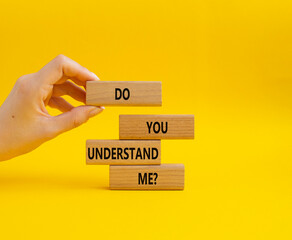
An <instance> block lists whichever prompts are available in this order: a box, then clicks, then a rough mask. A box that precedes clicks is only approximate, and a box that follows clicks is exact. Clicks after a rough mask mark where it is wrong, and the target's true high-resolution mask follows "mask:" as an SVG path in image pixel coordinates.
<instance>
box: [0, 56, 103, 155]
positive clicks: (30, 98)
mask: <svg viewBox="0 0 292 240" xmlns="http://www.w3.org/2000/svg"><path fill="white" fill-rule="evenodd" d="M68 79H70V80H72V81H73V82H74V83H75V84H74V83H73V82H71V81H68ZM98 80H99V79H98V77H97V76H96V75H95V74H94V73H92V72H90V71H88V70H87V69H86V68H84V67H82V66H81V65H79V64H78V63H76V62H74V61H73V60H71V59H69V58H67V57H65V56H63V55H59V56H57V57H56V58H55V59H53V60H52V61H51V62H49V63H48V64H47V65H46V66H44V67H43V68H42V69H41V70H40V71H38V72H36V73H32V74H28V75H24V76H22V77H20V78H19V79H18V80H17V82H16V84H15V86H14V87H13V89H12V91H11V93H10V94H9V96H8V97H7V99H6V100H5V102H4V103H3V105H2V106H1V107H0V160H7V159H10V158H13V157H15V156H18V155H21V154H24V153H27V152H30V151H32V150H33V149H35V148H37V147H38V146H40V145H41V144H42V143H43V142H46V141H48V140H50V139H52V138H54V137H56V136H57V135H59V134H60V133H62V132H65V131H68V130H71V129H72V128H75V127H77V126H79V125H81V124H83V123H85V122H86V121H87V120H88V119H89V118H91V117H93V116H95V115H97V114H98V113H100V112H101V111H102V110H103V109H104V108H103V107H94V106H79V107H73V106H72V105H71V104H70V103H68V102H67V101H65V100H64V99H63V98H61V96H62V95H69V96H71V97H72V98H74V99H76V100H78V101H80V102H83V103H85V96H86V93H85V91H84V90H83V89H82V88H80V87H78V86H77V85H79V86H83V87H85V83H86V81H98ZM76 84H77V85H76ZM47 105H49V106H50V107H53V108H57V109H59V110H60V111H62V112H64V113H62V114H60V115H58V116H51V115H49V113H48V111H47V109H46V106H47Z"/></svg>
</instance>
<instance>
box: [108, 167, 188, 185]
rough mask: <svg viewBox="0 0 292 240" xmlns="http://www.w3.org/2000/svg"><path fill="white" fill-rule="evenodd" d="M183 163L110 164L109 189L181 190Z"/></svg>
mask: <svg viewBox="0 0 292 240" xmlns="http://www.w3.org/2000/svg"><path fill="white" fill-rule="evenodd" d="M184 172H185V170H184V165H183V164H161V165H157V166H155V165H152V166H110V189H129V190H130V189H138V190H182V189H184Z"/></svg>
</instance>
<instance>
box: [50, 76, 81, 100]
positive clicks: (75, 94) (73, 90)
mask: <svg viewBox="0 0 292 240" xmlns="http://www.w3.org/2000/svg"><path fill="white" fill-rule="evenodd" d="M63 95H69V96H70V97H72V98H73V99H75V100H77V101H79V102H83V103H85V99H86V92H85V91H84V90H83V89H82V88H80V87H78V86H76V85H75V84H74V83H72V82H70V81H66V82H64V83H62V84H58V85H54V89H53V94H52V96H54V97H60V96H63Z"/></svg>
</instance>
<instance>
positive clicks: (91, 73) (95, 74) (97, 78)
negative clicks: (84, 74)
mask: <svg viewBox="0 0 292 240" xmlns="http://www.w3.org/2000/svg"><path fill="white" fill-rule="evenodd" d="M91 74H92V75H93V76H94V77H96V78H97V79H98V80H100V79H99V77H98V76H96V74H95V73H93V72H91Z"/></svg>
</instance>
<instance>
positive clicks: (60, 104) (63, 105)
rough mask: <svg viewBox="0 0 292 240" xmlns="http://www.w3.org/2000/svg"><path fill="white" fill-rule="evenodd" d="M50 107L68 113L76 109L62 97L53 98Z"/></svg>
mask: <svg viewBox="0 0 292 240" xmlns="http://www.w3.org/2000/svg"><path fill="white" fill-rule="evenodd" d="M48 105H49V106H50V107H52V108H56V109H58V110H60V111H61V112H68V111H70V110H72V109H73V108H74V107H73V106H72V105H71V104H70V103H68V102H67V101H66V100H64V99H63V98H61V97H51V99H50V101H49V103H48Z"/></svg>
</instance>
